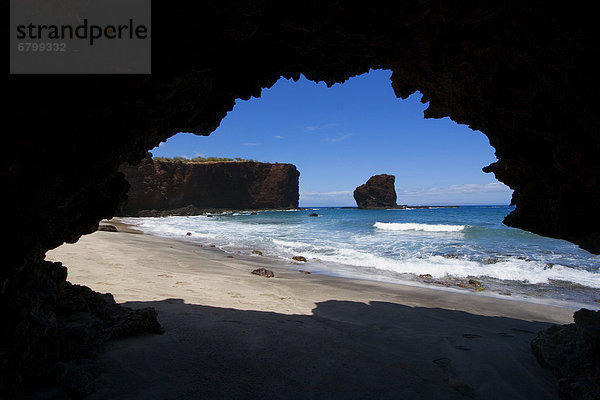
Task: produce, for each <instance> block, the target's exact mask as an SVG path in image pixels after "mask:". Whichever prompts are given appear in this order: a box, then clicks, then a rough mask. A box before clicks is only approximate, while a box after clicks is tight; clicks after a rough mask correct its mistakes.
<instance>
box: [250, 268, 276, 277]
mask: <svg viewBox="0 0 600 400" xmlns="http://www.w3.org/2000/svg"><path fill="white" fill-rule="evenodd" d="M252 273H253V274H254V275H258V276H264V277H265V278H272V277H274V276H275V274H274V273H273V271H271V270H270V269H266V268H257V269H255V270H254V271H252Z"/></svg>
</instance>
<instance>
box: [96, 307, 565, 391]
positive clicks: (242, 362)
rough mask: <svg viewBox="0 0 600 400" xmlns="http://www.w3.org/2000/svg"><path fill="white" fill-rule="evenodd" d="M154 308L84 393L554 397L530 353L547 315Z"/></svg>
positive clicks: (108, 355)
mask: <svg viewBox="0 0 600 400" xmlns="http://www.w3.org/2000/svg"><path fill="white" fill-rule="evenodd" d="M125 305H126V306H128V307H133V308H140V307H149V306H151V307H155V308H156V309H157V310H158V311H159V320H160V322H161V324H162V325H163V327H164V328H165V330H166V333H165V334H164V335H145V336H142V337H136V338H129V339H123V340H118V341H115V342H112V343H109V344H107V346H106V350H105V352H104V353H103V354H102V355H101V356H100V359H99V368H98V373H99V377H98V379H97V381H96V388H97V391H96V392H95V393H94V394H92V395H91V396H90V397H89V398H90V399H106V398H112V399H144V400H148V399H246V398H249V399H464V398H481V399H513V400H514V399H528V400H530V399H555V398H557V394H556V389H555V382H556V381H555V379H554V377H553V376H552V375H551V374H550V373H549V372H547V371H545V370H543V369H542V368H541V367H540V366H539V365H538V364H537V362H536V360H535V358H534V357H533V355H532V354H531V352H530V350H529V342H530V341H531V340H532V339H533V338H534V337H535V335H536V332H537V331H539V330H541V329H545V328H547V327H548V326H550V324H547V323H541V322H530V321H523V320H518V319H511V318H504V317H487V316H480V315H474V314H469V313H465V312H461V311H450V310H444V309H431V308H416V307H415V308H413V307H408V306H403V305H399V304H393V303H384V302H372V303H370V304H364V303H357V302H348V301H326V302H322V303H319V304H318V305H317V307H316V308H315V309H314V310H313V315H286V314H277V313H273V312H261V311H243V310H236V309H225V308H215V307H208V306H201V305H194V304H185V303H184V302H183V301H182V300H180V299H167V300H164V301H157V302H143V303H141V302H140V303H126V304H125Z"/></svg>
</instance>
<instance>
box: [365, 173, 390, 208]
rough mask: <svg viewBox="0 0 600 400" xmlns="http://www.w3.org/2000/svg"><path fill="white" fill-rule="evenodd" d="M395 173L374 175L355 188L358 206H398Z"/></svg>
mask: <svg viewBox="0 0 600 400" xmlns="http://www.w3.org/2000/svg"><path fill="white" fill-rule="evenodd" d="M395 180H396V177H395V176H394V175H387V174H381V175H374V176H372V177H370V178H369V180H368V181H367V183H365V184H362V185H360V186H359V187H357V188H356V189H355V190H354V200H356V205H357V206H358V208H397V207H398V205H397V204H396V188H395V187H394V181H395Z"/></svg>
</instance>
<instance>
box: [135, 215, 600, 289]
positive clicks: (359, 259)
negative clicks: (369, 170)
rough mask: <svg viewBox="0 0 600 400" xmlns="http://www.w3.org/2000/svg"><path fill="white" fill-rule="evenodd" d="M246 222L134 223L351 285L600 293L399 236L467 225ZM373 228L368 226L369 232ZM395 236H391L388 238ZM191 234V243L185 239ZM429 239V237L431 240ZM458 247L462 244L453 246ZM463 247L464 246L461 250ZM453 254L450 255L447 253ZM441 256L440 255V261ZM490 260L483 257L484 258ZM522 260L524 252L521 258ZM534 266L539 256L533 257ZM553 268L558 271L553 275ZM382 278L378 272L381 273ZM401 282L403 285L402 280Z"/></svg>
mask: <svg viewBox="0 0 600 400" xmlns="http://www.w3.org/2000/svg"><path fill="white" fill-rule="evenodd" d="M268 218H270V217H268ZM273 221H274V223H273V222H271V220H270V219H266V220H265V219H260V218H258V219H246V218H242V219H241V220H240V219H239V218H235V217H229V216H215V217H214V218H207V217H206V216H182V217H166V218H132V219H125V220H124V222H129V223H133V224H135V225H138V227H139V228H140V229H141V230H143V231H144V232H148V233H152V234H155V235H159V236H168V237H176V238H180V239H181V238H183V239H184V240H191V241H199V242H200V243H202V242H205V243H211V244H215V245H217V246H218V247H221V248H224V249H227V250H232V251H233V250H245V251H246V250H250V249H259V250H261V251H263V253H264V254H265V256H272V257H279V258H284V259H289V258H290V257H291V256H294V255H302V256H304V257H306V258H307V259H308V260H309V262H310V263H311V266H315V267H317V268H318V269H320V270H321V272H324V273H333V274H336V275H343V276H347V277H363V278H372V279H383V280H385V279H396V278H394V277H393V276H394V274H395V273H397V274H413V275H420V274H431V275H432V277H434V278H435V279H444V278H452V277H454V278H467V277H489V278H493V279H499V280H503V281H507V282H508V281H514V282H521V283H529V284H552V283H553V282H555V281H569V282H572V283H575V284H580V285H582V286H587V287H592V288H600V273H599V272H597V270H586V269H584V268H573V267H567V266H565V265H577V263H576V262H574V261H569V260H566V259H564V257H563V259H562V260H561V258H560V257H558V256H557V257H555V258H549V257H550V256H549V255H546V256H544V257H542V256H540V258H541V259H542V260H540V261H536V260H533V261H527V260H524V259H520V258H519V257H517V256H514V257H513V256H509V255H506V253H505V254H493V255H491V256H493V257H495V258H498V261H497V262H495V263H491V264H490V263H484V262H482V261H481V258H483V257H487V255H484V256H482V255H481V254H482V253H481V252H480V251H479V250H476V249H475V250H473V249H472V247H470V246H471V244H469V243H463V240H465V239H464V238H462V235H460V236H457V235H452V234H435V235H430V236H432V237H431V238H429V237H427V238H426V239H427V240H423V238H421V237H420V236H422V235H421V234H419V235H416V236H419V238H417V239H418V240H415V238H413V237H412V236H411V235H409V234H406V235H402V234H394V231H396V232H398V233H402V232H403V231H404V232H407V233H410V232H412V231H414V232H433V233H436V232H441V233H444V232H449V233H452V232H461V231H463V230H464V229H465V228H466V227H467V226H469V225H441V224H440V225H434V224H424V223H383V222H377V223H375V224H374V225H372V226H374V227H375V228H376V229H378V230H381V231H382V233H380V234H376V235H373V234H372V233H373V232H372V230H368V229H366V230H364V231H354V230H346V229H345V228H344V229H341V228H339V227H338V228H337V229H331V228H328V227H325V226H324V227H323V228H319V227H317V228H315V227H314V225H313V224H312V220H311V224H308V225H302V224H301V223H300V224H299V223H298V222H297V221H303V220H301V219H300V220H298V219H291V220H289V221H292V222H293V223H286V224H281V223H278V221H279V220H273ZM372 223H373V222H369V225H367V227H369V226H371V224H372ZM386 231H389V234H385V233H383V232H386ZM187 232H192V235H191V236H186V233H187ZM425 236H427V235H425ZM455 242H456V243H455ZM459 245H460V246H459ZM440 246H451V251H452V252H453V253H452V254H464V257H460V258H448V257H444V256H442V255H439V254H440ZM448 251H450V250H448ZM436 254H437V255H436ZM484 254H485V253H484ZM517 254H518V252H517ZM534 258H535V256H534ZM549 262H551V263H553V264H554V265H552V266H551V267H549V265H548V264H549ZM378 271H379V272H378ZM398 279H405V278H401V277H400V276H398Z"/></svg>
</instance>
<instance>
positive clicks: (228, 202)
mask: <svg viewBox="0 0 600 400" xmlns="http://www.w3.org/2000/svg"><path fill="white" fill-rule="evenodd" d="M120 170H121V172H123V173H124V174H125V177H126V178H127V180H128V181H129V183H130V184H131V188H130V189H129V192H128V193H127V197H128V200H127V202H126V203H125V205H124V207H123V209H122V210H121V211H120V212H119V213H118V214H119V215H124V216H138V215H148V214H149V212H148V210H152V211H159V212H160V211H165V212H166V214H168V213H169V211H170V210H173V211H174V214H182V209H183V208H184V207H185V208H187V215H191V214H194V213H195V214H198V213H200V212H201V211H202V210H205V209H208V208H222V209H245V210H248V209H257V208H261V209H265V208H266V209H268V208H273V209H287V208H298V177H299V175H300V173H299V172H298V171H297V170H296V167H295V166H293V165H291V164H268V163H259V162H250V161H246V162H210V163H183V162H177V161H158V160H153V159H152V158H150V157H148V158H146V159H144V160H143V161H142V162H141V163H140V164H139V165H137V166H130V165H128V164H125V165H123V166H121V168H120ZM184 214H185V213H184Z"/></svg>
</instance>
